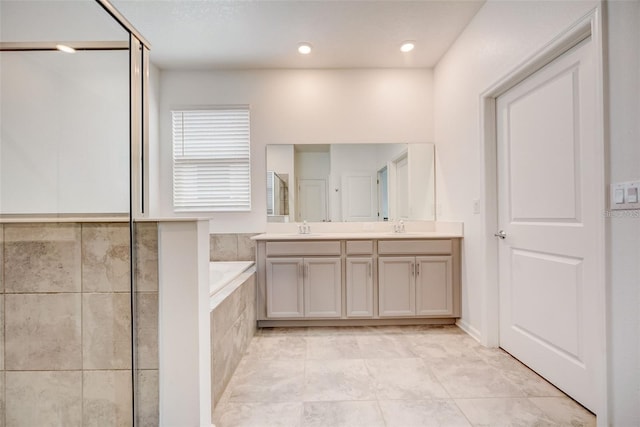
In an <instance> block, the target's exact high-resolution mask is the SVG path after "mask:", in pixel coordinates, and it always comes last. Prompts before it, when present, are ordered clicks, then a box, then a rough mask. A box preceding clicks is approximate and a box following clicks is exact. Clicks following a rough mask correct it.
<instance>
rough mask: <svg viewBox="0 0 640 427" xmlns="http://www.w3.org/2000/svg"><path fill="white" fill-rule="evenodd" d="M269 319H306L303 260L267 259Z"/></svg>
mask: <svg viewBox="0 0 640 427" xmlns="http://www.w3.org/2000/svg"><path fill="white" fill-rule="evenodd" d="M266 267H267V286H266V287H267V317H304V305H303V292H304V288H303V276H302V273H303V271H302V268H303V259H302V258H267V262H266Z"/></svg>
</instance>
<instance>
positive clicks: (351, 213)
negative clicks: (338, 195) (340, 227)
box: [342, 172, 378, 222]
mask: <svg viewBox="0 0 640 427" xmlns="http://www.w3.org/2000/svg"><path fill="white" fill-rule="evenodd" d="M376 179H377V178H376V174H375V173H373V174H371V173H367V172H348V173H344V174H343V175H342V220H343V221H351V222H357V221H377V220H378V197H377V196H378V195H377V184H376Z"/></svg>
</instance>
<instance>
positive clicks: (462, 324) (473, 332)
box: [456, 319, 482, 343]
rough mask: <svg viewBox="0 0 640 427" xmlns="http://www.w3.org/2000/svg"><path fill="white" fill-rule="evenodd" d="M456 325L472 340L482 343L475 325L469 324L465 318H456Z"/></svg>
mask: <svg viewBox="0 0 640 427" xmlns="http://www.w3.org/2000/svg"><path fill="white" fill-rule="evenodd" d="M456 326H457V327H458V328H460V329H462V330H463V331H465V332H466V333H467V334H468V335H469V336H471V338H473V339H474V340H476V341H478V342H479V343H482V340H481V339H480V338H481V334H480V331H479V330H477V329H476V328H475V327H473V326H471V325H470V324H469V323H468V322H467V321H466V320H464V319H458V320H457V321H456Z"/></svg>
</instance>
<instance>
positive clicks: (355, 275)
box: [254, 230, 462, 326]
mask: <svg viewBox="0 0 640 427" xmlns="http://www.w3.org/2000/svg"><path fill="white" fill-rule="evenodd" d="M461 239H462V232H461V230H460V231H459V232H456V231H453V232H452V231H446V232H443V231H415V232H405V233H393V232H385V231H370V232H349V231H347V232H344V231H342V232H320V233H315V234H296V233H282V232H280V233H277V232H276V233H265V234H261V235H258V236H255V237H254V240H256V243H257V244H256V262H257V279H258V288H257V291H258V295H257V311H258V312H257V319H258V325H259V326H311V325H316V326H317V325H367V324H371V325H374V324H416V323H454V322H455V319H456V318H458V317H460V242H461Z"/></svg>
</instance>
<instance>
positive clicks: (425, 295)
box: [416, 256, 453, 316]
mask: <svg viewBox="0 0 640 427" xmlns="http://www.w3.org/2000/svg"><path fill="white" fill-rule="evenodd" d="M416 262H417V266H416V314H417V315H418V316H431V315H453V281H452V274H453V270H452V268H453V267H452V263H451V257H450V256H426V257H416Z"/></svg>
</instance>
